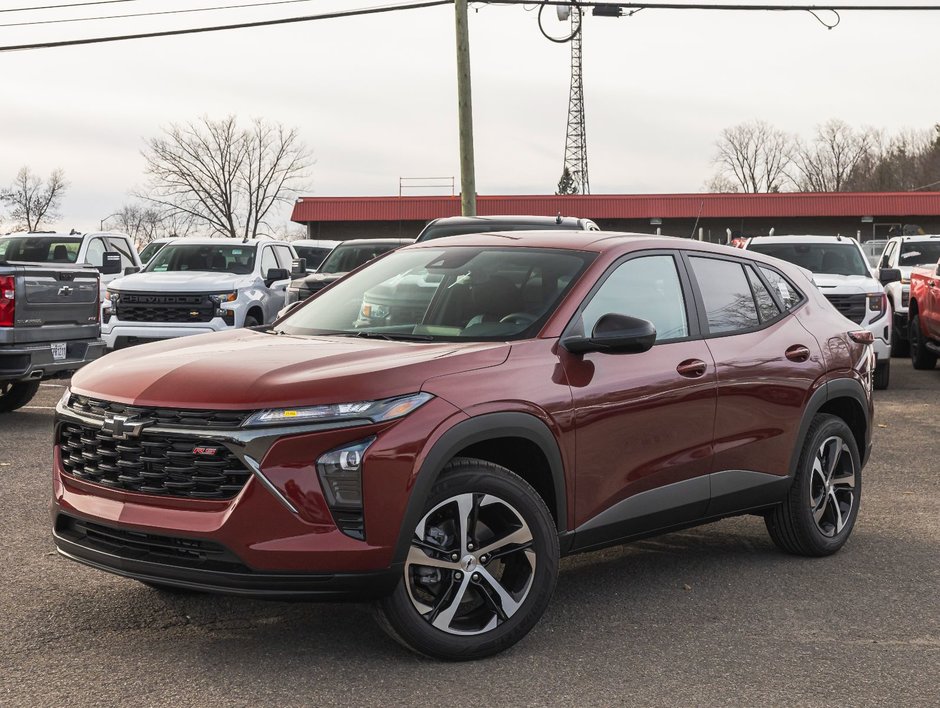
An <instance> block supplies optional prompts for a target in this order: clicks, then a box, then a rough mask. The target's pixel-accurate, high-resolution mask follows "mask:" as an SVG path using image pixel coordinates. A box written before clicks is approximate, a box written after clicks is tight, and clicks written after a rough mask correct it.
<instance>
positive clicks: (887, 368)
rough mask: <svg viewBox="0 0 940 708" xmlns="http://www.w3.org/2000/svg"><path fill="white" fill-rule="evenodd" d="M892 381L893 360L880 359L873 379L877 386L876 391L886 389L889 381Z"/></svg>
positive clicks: (874, 384)
mask: <svg viewBox="0 0 940 708" xmlns="http://www.w3.org/2000/svg"><path fill="white" fill-rule="evenodd" d="M890 381H891V361H890V360H888V361H879V362H878V366H876V367H875V375H874V379H873V380H872V386H874V387H875V390H876V391H884V390H885V389H886V388H888V383H889V382H890Z"/></svg>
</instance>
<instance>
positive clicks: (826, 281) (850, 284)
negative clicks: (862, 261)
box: [813, 273, 884, 295]
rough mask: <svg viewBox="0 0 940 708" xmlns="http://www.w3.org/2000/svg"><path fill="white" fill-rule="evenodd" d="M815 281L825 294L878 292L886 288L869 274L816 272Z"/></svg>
mask: <svg viewBox="0 0 940 708" xmlns="http://www.w3.org/2000/svg"><path fill="white" fill-rule="evenodd" d="M813 281H814V282H815V283H816V285H817V286H819V289H820V290H822V292H823V294H824V295H852V294H856V293H877V292H881V291H882V290H883V289H884V288H883V287H882V286H881V283H879V282H878V281H877V280H875V279H874V278H872V277H871V276H868V275H833V274H832V273H814V274H813Z"/></svg>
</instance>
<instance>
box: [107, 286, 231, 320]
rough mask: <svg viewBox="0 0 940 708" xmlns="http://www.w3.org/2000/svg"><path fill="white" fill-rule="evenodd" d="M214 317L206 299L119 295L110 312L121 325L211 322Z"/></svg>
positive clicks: (142, 294) (192, 296)
mask: <svg viewBox="0 0 940 708" xmlns="http://www.w3.org/2000/svg"><path fill="white" fill-rule="evenodd" d="M215 313H216V305H215V303H213V302H212V301H211V300H210V299H209V296H208V295H156V294H154V295H152V294H149V293H122V294H121V299H120V300H119V301H118V302H117V303H116V306H115V308H114V315H115V316H116V317H117V318H118V319H120V320H121V321H122V322H173V323H180V322H211V321H212V319H213V318H214V317H215V316H216V315H215Z"/></svg>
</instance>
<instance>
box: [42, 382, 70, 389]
mask: <svg viewBox="0 0 940 708" xmlns="http://www.w3.org/2000/svg"><path fill="white" fill-rule="evenodd" d="M39 385H40V386H43V387H45V388H65V384H49V383H41V384H39Z"/></svg>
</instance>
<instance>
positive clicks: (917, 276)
mask: <svg viewBox="0 0 940 708" xmlns="http://www.w3.org/2000/svg"><path fill="white" fill-rule="evenodd" d="M910 316H911V319H910V330H909V334H910V342H911V361H913V363H914V368H915V369H932V368H934V366H936V364H937V357H938V356H940V263H937V265H935V266H930V267H927V268H914V269H913V270H912V271H911V305H910Z"/></svg>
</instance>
